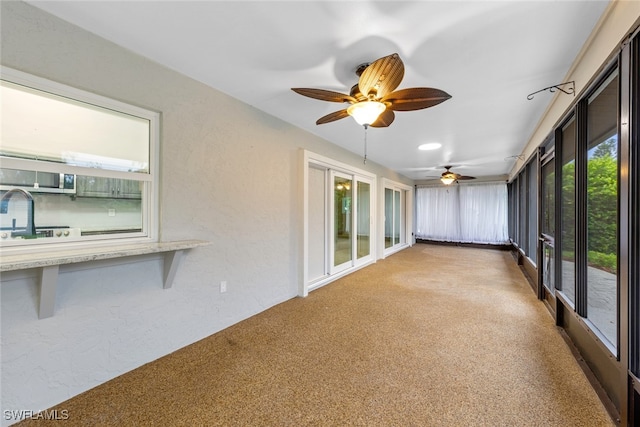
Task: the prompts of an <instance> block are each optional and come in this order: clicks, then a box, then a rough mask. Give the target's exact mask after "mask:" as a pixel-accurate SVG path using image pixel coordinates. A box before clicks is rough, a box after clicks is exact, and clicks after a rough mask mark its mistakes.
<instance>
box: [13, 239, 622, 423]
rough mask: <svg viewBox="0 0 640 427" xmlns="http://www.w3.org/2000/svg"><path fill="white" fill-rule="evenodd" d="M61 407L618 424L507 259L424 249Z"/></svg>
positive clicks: (99, 415)
mask: <svg viewBox="0 0 640 427" xmlns="http://www.w3.org/2000/svg"><path fill="white" fill-rule="evenodd" d="M57 408H58V409H66V410H68V413H69V420H67V421H66V422H63V424H64V425H87V426H121V425H127V426H134V425H140V426H142V425H145V426H146V425H158V426H174V425H175V426H194V425H195V426H197V425H201V426H216V425H224V426H301V425H309V426H351V425H357V426H545V427H546V426H589V427H591V426H611V425H614V424H613V422H612V421H611V419H610V417H609V416H608V414H607V412H606V410H605V408H604V406H603V405H602V403H601V402H600V400H599V399H598V397H597V395H596V393H595V392H594V390H593V388H592V387H591V385H590V384H589V382H588V380H587V378H586V376H585V375H584V373H583V372H582V370H581V369H580V367H579V365H578V364H577V362H576V360H575V358H574V357H573V356H572V354H571V351H570V349H569V347H568V346H567V344H566V343H565V341H564V340H563V339H562V337H561V335H560V334H559V332H558V330H557V328H556V327H555V325H554V322H553V319H552V317H551V316H550V314H549V313H548V311H547V309H546V308H545V307H544V305H543V304H542V303H541V302H539V301H537V300H536V298H535V295H534V293H533V291H532V290H531V287H530V285H529V284H528V283H527V281H526V279H525V277H524V276H523V274H522V273H521V271H520V269H519V268H518V266H517V265H516V263H515V262H514V260H513V258H512V256H511V255H510V253H509V252H506V251H497V250H488V249H473V248H460V247H449V246H436V245H428V244H417V245H415V246H414V247H412V248H409V249H407V250H404V251H402V252H399V253H397V254H395V255H392V256H390V257H388V258H387V259H385V260H380V261H378V262H377V263H376V264H374V265H372V266H370V267H367V268H364V269H362V270H359V271H357V272H356V273H353V274H351V275H349V276H348V277H345V278H343V279H340V280H338V281H336V282H333V283H331V284H329V285H327V286H325V287H323V288H321V289H318V290H316V291H313V292H311V294H310V295H309V297H307V298H304V299H303V298H296V299H293V300H290V301H287V302H285V303H283V304H280V305H278V306H276V307H273V308H271V309H269V310H267V311H265V312H263V313H261V314H259V315H257V316H254V317H252V318H250V319H248V320H246V321H243V322H240V323H238V324H236V325H234V326H232V327H230V328H228V329H225V330H224V331H221V332H219V333H217V334H215V335H212V336H210V337H208V338H206V339H204V340H202V341H199V342H197V343H195V344H193V345H190V346H188V347H186V348H183V349H181V350H179V351H177V352H175V353H173V354H170V355H168V356H166V357H163V358H161V359H159V360H157V361H154V362H152V363H149V364H147V365H145V366H142V367H140V368H138V369H136V370H134V371H132V372H129V373H127V374H124V375H122V376H120V377H118V378H116V379H114V380H111V381H109V382H107V383H105V384H103V385H100V386H99V387H96V388H95V389H92V390H89V391H87V392H86V393H83V394H81V395H79V396H76V397H74V398H72V399H70V400H69V401H67V402H64V403H62V404H60V405H59V406H58V407H57ZM38 423H39V421H33V420H31V421H24V422H23V423H22V424H23V425H32V424H38Z"/></svg>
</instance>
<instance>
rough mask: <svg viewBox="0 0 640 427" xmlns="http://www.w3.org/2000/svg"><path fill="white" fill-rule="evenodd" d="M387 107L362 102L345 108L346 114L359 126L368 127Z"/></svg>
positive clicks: (372, 102)
mask: <svg viewBox="0 0 640 427" xmlns="http://www.w3.org/2000/svg"><path fill="white" fill-rule="evenodd" d="M386 108H387V106H386V105H384V104H383V103H382V102H377V101H362V102H357V103H355V104H352V105H351V106H350V107H349V108H347V113H348V114H349V115H350V116H351V117H353V118H354V120H355V121H356V122H358V124H359V125H362V126H368V125H370V124H372V123H373V122H375V121H376V120H377V119H378V117H379V116H380V114H382V113H383V112H384V110H386Z"/></svg>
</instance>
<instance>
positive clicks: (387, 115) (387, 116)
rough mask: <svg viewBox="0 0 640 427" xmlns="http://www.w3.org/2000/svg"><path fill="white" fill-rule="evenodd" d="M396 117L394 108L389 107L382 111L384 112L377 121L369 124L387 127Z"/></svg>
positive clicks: (376, 126) (375, 126)
mask: <svg viewBox="0 0 640 427" xmlns="http://www.w3.org/2000/svg"><path fill="white" fill-rule="evenodd" d="M395 118H396V114H395V113H394V112H393V111H392V110H390V109H388V108H387V109H386V110H384V111H383V112H382V114H380V116H379V117H378V118H377V119H376V121H375V122H373V123H371V124H370V125H369V126H372V127H374V128H386V127H387V126H389V125H390V124H391V123H393V121H394V120H395Z"/></svg>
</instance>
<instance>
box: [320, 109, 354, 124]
mask: <svg viewBox="0 0 640 427" xmlns="http://www.w3.org/2000/svg"><path fill="white" fill-rule="evenodd" d="M345 117H349V113H347V110H340V111H334V112H333V113H329V114H327V115H326V116H322V117H320V118H319V119H318V120H317V121H316V124H317V125H323V124H325V123H330V122H335V121H336V120H340V119H344V118H345Z"/></svg>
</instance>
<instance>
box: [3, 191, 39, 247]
mask: <svg viewBox="0 0 640 427" xmlns="http://www.w3.org/2000/svg"><path fill="white" fill-rule="evenodd" d="M15 194H21V195H22V196H23V197H24V199H25V200H26V201H27V227H26V228H25V230H24V231H15V220H14V227H13V228H14V231H12V232H11V237H17V236H24V237H35V236H36V225H35V222H34V221H33V212H34V208H35V202H34V201H33V196H32V195H31V193H29V192H28V191H26V190H23V189H21V188H13V189H11V190H9V191H7V192H6V193H4V195H3V196H2V199H0V205H4V204H6V205H7V206H8V204H9V200H11V198H12V197H13V196H14V195H15Z"/></svg>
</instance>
